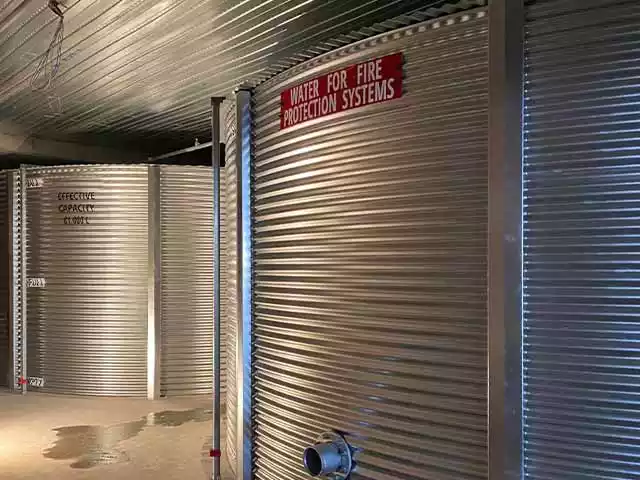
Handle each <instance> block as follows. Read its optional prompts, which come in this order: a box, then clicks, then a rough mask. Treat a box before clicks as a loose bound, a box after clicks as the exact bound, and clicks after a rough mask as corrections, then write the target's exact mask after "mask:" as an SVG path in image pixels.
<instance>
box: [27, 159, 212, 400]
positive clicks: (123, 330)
mask: <svg viewBox="0 0 640 480" xmlns="http://www.w3.org/2000/svg"><path fill="white" fill-rule="evenodd" d="M155 169H159V171H157V170H155ZM26 172H27V173H26V180H27V186H28V188H27V193H26V206H27V208H26V218H27V272H28V284H27V287H28V290H27V358H28V361H27V369H28V374H29V376H35V377H43V378H44V379H45V385H44V387H43V388H41V389H40V390H42V391H47V392H56V393H73V394H88V395H126V396H147V395H148V378H147V373H148V362H149V361H148V349H149V348H153V345H151V346H148V328H149V325H148V322H149V318H150V316H153V317H154V318H152V321H155V322H156V323H155V325H156V328H159V330H160V335H159V337H160V340H159V341H160V344H161V345H160V349H159V351H160V352H161V355H160V359H159V362H158V363H157V367H156V368H159V370H160V372H161V373H160V375H159V379H160V380H161V382H160V390H161V392H162V393H164V394H168V395H173V394H187V393H210V392H211V387H212V381H211V371H212V355H211V351H212V332H213V311H212V305H211V295H212V293H211V292H212V291H213V285H212V276H211V272H212V270H213V266H212V256H211V255H210V251H211V243H212V239H213V231H212V209H211V206H212V192H211V188H210V180H211V170H210V168H203V167H155V166H146V165H139V166H115V165H112V166H78V167H67V166H65V167H47V168H38V169H27V171H26ZM154 178H157V179H159V180H158V181H157V182H158V186H154V185H153V181H154V180H153V179H154ZM154 205H155V207H157V208H159V215H158V218H159V222H160V224H159V225H155V224H154V221H157V220H154V217H153V215H151V213H150V212H151V211H152V208H150V207H153V206H154ZM156 232H158V233H156ZM154 248H158V250H159V252H160V258H159V259H157V258H154V256H153V254H151V255H150V252H152V251H153V250H154ZM152 287H154V288H155V289H157V290H152V289H151V288H152ZM152 291H153V292H155V293H153V294H150V292H152ZM150 295H151V297H153V295H155V297H154V298H155V300H153V301H154V302H155V303H157V305H156V306H155V308H151V309H150V308H149V302H150V301H152V299H151V298H150ZM149 312H151V313H149ZM154 312H155V313H154ZM156 316H157V317H159V318H155V317H156ZM180 372H182V375H180Z"/></svg>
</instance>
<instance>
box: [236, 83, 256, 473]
mask: <svg viewBox="0 0 640 480" xmlns="http://www.w3.org/2000/svg"><path fill="white" fill-rule="evenodd" d="M236 109H237V110H236V121H237V125H236V128H237V130H236V131H237V135H236V155H237V158H236V170H237V175H236V181H237V185H236V191H237V194H238V198H237V218H236V228H237V231H236V238H237V244H236V248H237V251H236V255H237V256H236V258H237V271H236V272H235V273H236V275H237V277H236V278H237V279H238V281H237V288H238V292H237V297H236V298H237V301H238V304H237V322H238V324H237V328H238V330H237V331H238V344H237V345H236V378H237V382H238V384H237V388H238V406H237V408H238V418H237V425H236V432H237V441H238V444H237V446H236V449H237V455H238V457H237V462H238V463H237V465H236V472H237V480H250V479H251V478H252V467H253V461H252V444H253V425H252V423H251V413H252V409H253V405H252V401H251V398H252V393H253V392H252V384H251V372H252V368H253V366H252V350H251V348H252V343H251V339H252V335H253V334H252V323H253V322H252V301H251V298H252V268H251V258H252V244H251V242H252V234H251V228H252V214H251V158H252V124H251V93H250V91H249V90H239V91H237V92H236Z"/></svg>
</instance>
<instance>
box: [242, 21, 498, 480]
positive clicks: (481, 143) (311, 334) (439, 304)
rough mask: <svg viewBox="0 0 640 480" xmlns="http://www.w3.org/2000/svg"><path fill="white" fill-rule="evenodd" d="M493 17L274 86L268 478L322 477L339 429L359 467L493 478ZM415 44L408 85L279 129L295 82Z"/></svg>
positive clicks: (265, 157) (263, 441) (314, 66)
mask: <svg viewBox="0 0 640 480" xmlns="http://www.w3.org/2000/svg"><path fill="white" fill-rule="evenodd" d="M484 13H485V12H482V13H481V15H482V16H481V18H478V17H477V14H478V12H476V13H473V14H471V15H468V16H466V17H464V20H463V19H462V18H461V17H455V21H454V25H451V26H449V25H446V22H443V23H440V24H439V28H433V25H428V24H423V25H420V26H416V27H414V28H412V29H406V30H403V31H400V32H396V33H395V34H389V35H388V36H385V37H381V38H377V39H375V40H374V41H366V42H363V43H362V44H361V45H355V46H353V47H351V48H349V49H345V50H341V51H338V52H336V53H334V54H331V55H329V56H326V57H322V58H320V59H318V60H313V61H311V62H310V63H308V64H304V65H301V66H298V67H294V68H293V69H291V70H290V71H288V72H287V73H286V74H283V75H281V76H278V77H275V78H274V79H272V80H270V81H268V82H266V83H265V84H263V85H261V86H260V87H259V88H258V89H257V92H256V96H255V99H254V101H255V124H256V145H255V164H254V166H255V169H254V172H253V175H254V179H255V182H254V191H253V202H254V203H253V204H254V215H255V231H254V237H253V239H254V249H255V250H254V252H253V255H254V262H255V264H254V268H255V272H254V275H255V285H254V288H255V306H254V308H255V317H254V333H255V346H254V348H255V350H254V360H253V361H254V365H255V371H254V375H253V380H254V400H253V401H254V406H255V411H254V416H253V422H254V428H255V431H254V441H255V443H254V456H255V457H254V461H255V476H256V479H258V480H276V479H280V478H283V475H285V476H286V477H287V478H290V479H292V480H293V479H295V480H303V479H306V478H307V475H306V474H305V473H304V471H303V469H302V462H301V458H302V451H303V449H304V447H305V446H307V445H309V444H310V443H312V442H313V441H314V440H315V438H316V436H317V435H318V434H319V433H320V432H322V431H324V430H327V429H330V428H337V429H339V430H343V431H346V432H348V434H349V438H350V440H351V441H352V442H353V444H354V445H356V446H357V447H359V448H362V449H363V451H362V452H361V453H360V454H359V455H358V470H357V473H356V474H355V476H354V478H358V479H370V480H382V479H385V480H387V479H391V478H394V479H403V480H419V479H420V480H422V479H424V480H426V479H429V480H433V479H438V480H444V479H452V480H453V479H455V480H460V479H484V478H486V475H487V465H486V455H487V449H486V435H487V432H486V422H487V418H486V408H487V399H486V375H487V371H486V348H487V345H486V288H487V282H486V268H487V264H486V255H487V245H486V236H487V232H486V228H487V124H488V118H487V83H488V82H487V78H488V68H487V22H486V18H484V16H483V15H484ZM361 46H362V48H360V47H361ZM400 50H402V51H403V52H404V55H405V61H406V64H405V77H406V80H405V81H406V83H405V86H404V88H405V94H404V97H403V98H402V99H400V100H394V101H392V102H390V103H385V104H381V105H373V106H369V107H365V108H361V109H358V110H353V111H349V112H345V113H342V114H338V115H334V116H331V117H326V118H323V119H318V120H314V121H311V122H309V123H306V124H304V125H301V126H298V127H293V128H290V129H287V130H285V131H280V130H279V110H280V92H281V91H282V90H283V89H285V88H287V87H289V86H292V85H294V84H297V83H299V82H301V81H304V80H305V79H307V78H310V77H313V76H316V75H319V74H322V73H324V72H326V71H329V70H333V69H336V68H340V67H342V66H345V65H347V64H352V63H358V62H360V61H364V60H366V59H370V58H374V57H378V56H382V55H385V54H388V53H393V52H396V51H400Z"/></svg>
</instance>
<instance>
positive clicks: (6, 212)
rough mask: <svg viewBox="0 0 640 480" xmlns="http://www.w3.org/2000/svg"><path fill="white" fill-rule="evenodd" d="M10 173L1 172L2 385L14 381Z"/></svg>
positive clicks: (0, 380)
mask: <svg viewBox="0 0 640 480" xmlns="http://www.w3.org/2000/svg"><path fill="white" fill-rule="evenodd" d="M9 175H10V174H9V173H7V172H0V386H9V385H11V383H12V378H13V372H12V365H11V339H10V336H11V328H10V324H9V322H10V320H11V297H10V295H11V256H10V245H11V241H10V235H11V211H10V208H11V202H10V200H9V195H10V192H11V189H10V180H11V179H10V178H9Z"/></svg>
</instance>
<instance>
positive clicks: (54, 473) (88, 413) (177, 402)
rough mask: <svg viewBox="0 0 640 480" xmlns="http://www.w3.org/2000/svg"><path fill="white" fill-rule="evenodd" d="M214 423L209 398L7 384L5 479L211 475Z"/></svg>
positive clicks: (0, 432)
mask: <svg viewBox="0 0 640 480" xmlns="http://www.w3.org/2000/svg"><path fill="white" fill-rule="evenodd" d="M211 426H212V416H211V401H210V399H207V398H202V397H189V398H187V397H184V398H171V399H162V400H158V401H148V400H145V399H131V398H93V397H74V396H60V395H48V394H41V393H32V392H29V393H28V394H27V395H15V394H11V393H9V392H2V391H0V479H2V480H9V479H11V480H23V479H24V480H59V479H65V480H106V479H109V480H112V479H118V480H128V479H132V480H133V479H135V480H165V479H166V480H173V479H176V480H177V479H180V480H209V479H210V478H211V459H210V458H209V456H208V453H209V448H210V445H211ZM225 473H226V472H225ZM224 478H225V479H226V478H229V477H228V475H226V474H225V475H224Z"/></svg>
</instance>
